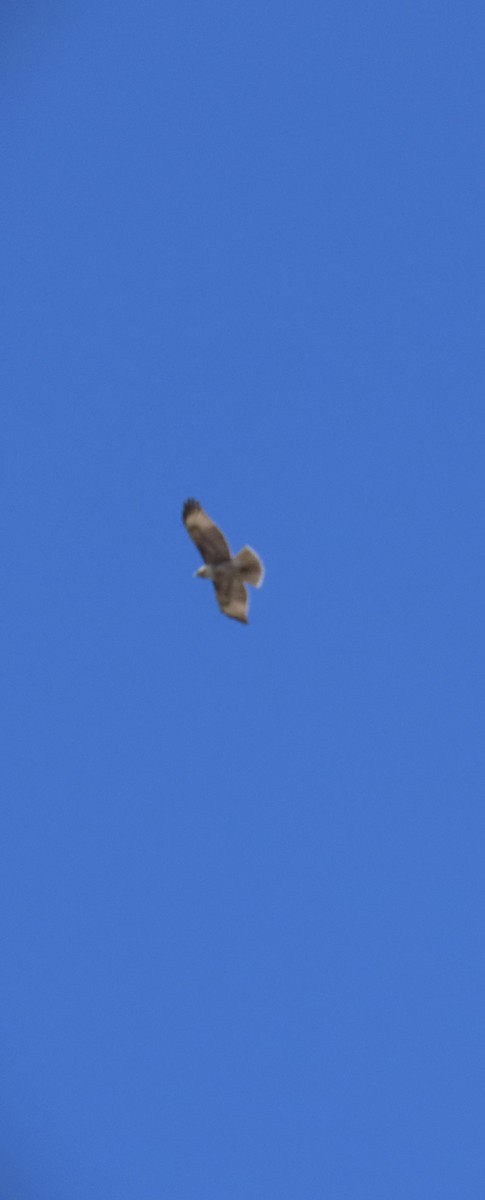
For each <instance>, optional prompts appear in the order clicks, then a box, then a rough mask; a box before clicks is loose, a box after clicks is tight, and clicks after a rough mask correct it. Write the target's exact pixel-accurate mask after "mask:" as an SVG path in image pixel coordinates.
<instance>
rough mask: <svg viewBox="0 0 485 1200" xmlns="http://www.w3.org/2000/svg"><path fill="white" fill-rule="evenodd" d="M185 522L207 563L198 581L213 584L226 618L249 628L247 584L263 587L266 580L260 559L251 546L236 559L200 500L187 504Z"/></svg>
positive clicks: (188, 531) (183, 511) (200, 571)
mask: <svg viewBox="0 0 485 1200" xmlns="http://www.w3.org/2000/svg"><path fill="white" fill-rule="evenodd" d="M182 520H183V522H184V525H185V528H186V530H187V533H188V534H189V536H190V537H191V538H192V541H193V542H195V545H196V546H197V549H198V550H199V551H200V553H201V555H202V558H203V559H204V563H205V566H204V567H199V569H198V571H196V572H195V574H196V575H197V576H198V577H199V579H211V580H212V583H213V584H214V588H215V593H216V598H217V603H218V605H219V608H220V610H221V612H222V613H224V614H225V616H226V617H233V619H234V620H235V621H242V622H243V624H244V625H247V623H248V607H249V597H248V593H247V588H246V584H247V583H251V584H252V586H253V587H261V584H262V582H263V578H264V567H263V564H262V562H261V559H260V558H259V556H258V555H257V554H256V553H255V551H254V550H251V547H250V546H244V547H243V549H242V550H240V551H239V554H236V555H235V556H234V557H233V556H232V554H231V551H230V549H229V546H228V544H227V542H226V539H225V537H224V534H223V533H222V532H221V530H220V529H218V527H217V525H214V522H213V521H211V519H210V517H208V516H207V513H206V512H204V509H203V508H201V507H200V504H199V502H198V500H186V501H185V504H184V507H183V509H182Z"/></svg>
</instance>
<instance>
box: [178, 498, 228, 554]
mask: <svg viewBox="0 0 485 1200" xmlns="http://www.w3.org/2000/svg"><path fill="white" fill-rule="evenodd" d="M182 519H183V522H184V525H185V528H186V530H187V533H189V534H190V537H191V538H192V541H193V542H195V545H196V546H197V549H198V550H199V551H200V553H201V555H202V558H203V559H204V562H206V563H211V564H216V563H222V562H228V560H229V559H230V557H231V551H230V549H229V546H228V544H227V542H226V539H225V537H224V534H223V533H221V530H220V529H218V528H217V525H214V522H213V521H211V519H210V517H208V516H207V513H206V512H204V509H203V508H201V507H200V504H199V502H198V500H186V501H185V504H184V507H183V509H182Z"/></svg>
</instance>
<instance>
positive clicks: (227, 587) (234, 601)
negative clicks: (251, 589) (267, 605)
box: [214, 574, 248, 625]
mask: <svg viewBox="0 0 485 1200" xmlns="http://www.w3.org/2000/svg"><path fill="white" fill-rule="evenodd" d="M214 587H215V592H216V596H217V603H218V605H219V608H220V610H221V612H222V613H224V615H225V616H226V617H233V618H234V620H235V621H242V622H243V624H244V625H247V623H248V594H247V591H246V588H245V586H244V584H243V582H242V580H241V579H238V578H237V575H225V574H224V575H223V576H222V577H221V578H219V579H216V580H215V581H214Z"/></svg>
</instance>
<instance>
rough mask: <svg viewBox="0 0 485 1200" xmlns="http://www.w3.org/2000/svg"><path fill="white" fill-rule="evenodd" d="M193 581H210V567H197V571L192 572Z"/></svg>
mask: <svg viewBox="0 0 485 1200" xmlns="http://www.w3.org/2000/svg"><path fill="white" fill-rule="evenodd" d="M194 579H212V574H211V569H210V567H208V566H204V567H199V569H198V571H194Z"/></svg>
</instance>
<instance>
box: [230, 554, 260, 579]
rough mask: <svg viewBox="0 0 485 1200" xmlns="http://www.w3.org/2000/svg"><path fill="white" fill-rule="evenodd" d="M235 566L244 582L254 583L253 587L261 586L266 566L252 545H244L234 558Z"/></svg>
mask: <svg viewBox="0 0 485 1200" xmlns="http://www.w3.org/2000/svg"><path fill="white" fill-rule="evenodd" d="M232 561H233V563H234V566H235V567H237V570H238V573H239V575H240V577H241V579H242V581H243V583H252V585H253V587H261V584H262V582H263V579H264V567H263V564H262V562H261V559H260V557H259V555H258V554H256V552H255V551H254V550H251V547H250V546H243V549H242V550H240V551H239V554H236V555H235V557H234V558H233V560H232Z"/></svg>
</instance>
